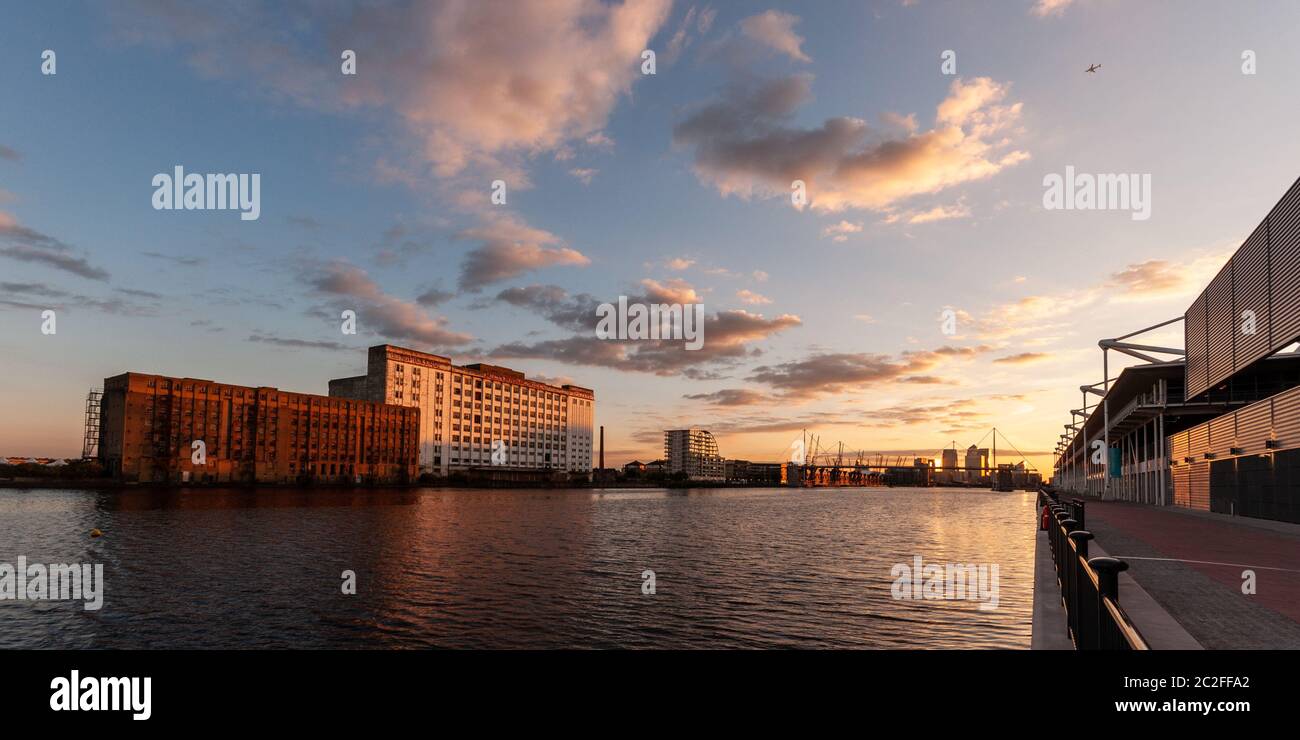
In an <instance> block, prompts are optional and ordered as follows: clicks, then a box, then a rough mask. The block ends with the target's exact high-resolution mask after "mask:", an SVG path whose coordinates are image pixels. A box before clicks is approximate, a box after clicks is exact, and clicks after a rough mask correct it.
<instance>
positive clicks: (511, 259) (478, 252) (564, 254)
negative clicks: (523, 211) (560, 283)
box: [457, 216, 591, 292]
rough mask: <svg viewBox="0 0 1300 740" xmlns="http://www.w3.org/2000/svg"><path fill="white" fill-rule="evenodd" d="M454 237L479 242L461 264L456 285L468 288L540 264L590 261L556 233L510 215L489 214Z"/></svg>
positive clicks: (576, 263)
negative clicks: (532, 225) (480, 222)
mask: <svg viewBox="0 0 1300 740" xmlns="http://www.w3.org/2000/svg"><path fill="white" fill-rule="evenodd" d="M457 238H458V239H464V240H470V241H477V242H479V245H478V246H477V247H475V248H474V249H472V250H471V251H470V252H469V254H468V255H467V256H466V257H465V261H464V263H463V264H462V265H461V273H460V287H461V289H462V290H467V291H471V292H472V291H478V290H481V289H482V288H483V287H484V286H486V285H490V284H491V283H497V282H501V281H503V280H509V279H510V278H513V277H517V276H519V275H522V274H524V273H526V272H529V271H532V270H537V269H541V268H544V267H552V266H556V265H588V264H590V263H591V260H589V259H587V257H586V256H585V255H583V254H582V253H581V252H579V251H577V250H575V249H570V248H569V247H566V246H564V245H563V244H562V243H561V240H560V237H558V236H556V235H554V234H552V233H550V232H549V231H544V230H542V229H536V228H533V227H531V226H529V225H527V224H525V223H523V222H522V221H519V220H518V219H516V218H514V217H512V216H497V217H493V218H489V219H488V220H487V221H486V223H484V224H483V225H482V226H478V227H475V228H471V229H466V230H464V231H462V232H460V233H459V234H457ZM552 245H554V246H552Z"/></svg>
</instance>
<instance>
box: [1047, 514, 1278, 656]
mask: <svg viewBox="0 0 1300 740" xmlns="http://www.w3.org/2000/svg"><path fill="white" fill-rule="evenodd" d="M1062 498H1063V499H1069V498H1073V497H1072V496H1070V495H1069V494H1063V495H1062ZM1084 500H1085V501H1086V502H1087V504H1086V506H1087V515H1086V516H1087V522H1086V528H1087V529H1088V530H1089V531H1090V532H1092V533H1093V535H1094V536H1095V537H1096V540H1095V542H1096V544H1097V545H1099V546H1100V547H1102V548H1104V550H1105V551H1106V552H1107V553H1109V554H1110V555H1112V556H1113V557H1118V558H1121V559H1123V560H1125V561H1127V562H1128V564H1129V571H1128V574H1129V575H1131V576H1132V578H1133V579H1134V580H1135V581H1136V582H1137V583H1138V584H1139V585H1141V586H1142V588H1143V589H1144V590H1145V591H1146V592H1147V593H1148V594H1150V596H1151V597H1152V598H1153V599H1155V601H1156V602H1157V603H1159V605H1160V606H1161V607H1163V608H1164V609H1165V610H1166V611H1167V612H1168V614H1169V615H1170V616H1172V617H1173V618H1174V619H1175V620H1177V622H1178V623H1179V624H1180V625H1181V626H1182V627H1183V628H1184V629H1185V630H1187V632H1188V633H1189V634H1190V635H1191V636H1192V637H1193V638H1195V639H1196V641H1197V642H1199V643H1200V644H1201V646H1202V647H1204V648H1206V649H1211V650H1216V649H1300V525H1296V524H1290V523H1286V522H1277V521H1269V520H1260V519H1249V518H1245V517H1232V516H1227V515H1223V514H1213V513H1208V512H1199V511H1191V510H1188V509H1182V508H1177V507H1171V506H1170V507H1159V506H1149V505H1144V504H1132V503H1124V502H1114V501H1100V500H1098V499H1095V498H1085V499H1084ZM1248 569H1249V570H1253V571H1254V573H1255V593H1254V594H1243V593H1242V583H1243V575H1242V574H1243V571H1245V570H1248ZM1120 598H1121V602H1122V601H1123V598H1124V595H1123V589H1122V586H1121V596H1120ZM1140 626H1141V625H1139V627H1140Z"/></svg>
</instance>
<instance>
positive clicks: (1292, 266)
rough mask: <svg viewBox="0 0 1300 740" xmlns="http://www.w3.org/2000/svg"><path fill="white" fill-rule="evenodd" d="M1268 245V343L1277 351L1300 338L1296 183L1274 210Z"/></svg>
mask: <svg viewBox="0 0 1300 740" xmlns="http://www.w3.org/2000/svg"><path fill="white" fill-rule="evenodd" d="M1268 245H1269V246H1268V248H1269V263H1270V265H1271V269H1270V275H1269V285H1270V287H1271V292H1272V294H1273V334H1272V337H1271V341H1270V345H1271V346H1272V348H1273V349H1274V350H1275V351H1276V350H1279V349H1281V348H1283V347H1285V346H1286V345H1288V344H1290V343H1291V342H1292V341H1294V340H1295V338H1296V337H1300V188H1298V187H1297V186H1296V185H1292V186H1291V190H1290V191H1289V192H1287V194H1286V196H1285V197H1284V198H1282V202H1281V203H1279V204H1278V205H1277V207H1276V208H1274V209H1273V214H1272V215H1271V216H1270V218H1269V233H1268Z"/></svg>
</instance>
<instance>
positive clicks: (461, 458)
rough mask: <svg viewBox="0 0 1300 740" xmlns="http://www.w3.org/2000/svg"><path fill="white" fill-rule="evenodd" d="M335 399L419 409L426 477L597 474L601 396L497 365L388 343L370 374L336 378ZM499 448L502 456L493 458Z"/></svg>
mask: <svg viewBox="0 0 1300 740" xmlns="http://www.w3.org/2000/svg"><path fill="white" fill-rule="evenodd" d="M329 392H330V396H332V397H337V398H355V399H363V400H367V401H371V402H375V403H386V404H394V405H397V406H405V407H411V408H418V409H419V410H420V418H421V422H420V472H422V473H434V474H437V475H447V474H449V473H451V472H456V471H466V470H470V469H474V468H489V467H495V468H504V469H507V470H508V469H514V470H536V471H546V470H553V471H563V472H568V473H576V474H582V475H587V474H590V473H591V469H592V466H591V458H592V421H593V419H594V415H595V409H596V399H595V393H594V392H592V391H591V390H590V389H588V388H580V387H578V386H575V385H563V386H554V385H548V384H546V383H541V382H538V381H536V380H529V379H528V378H527V377H525V376H524V374H523V373H521V372H518V371H517V370H511V369H509V368H505V367H498V366H496V365H486V364H477V363H476V364H473V365H465V366H457V365H453V364H452V363H451V360H450V359H448V358H446V357H442V356H440V355H434V354H429V353H427V352H418V351H416V350H412V349H405V348H402V347H396V346H393V345H390V344H381V345H377V346H374V347H371V348H370V351H369V354H368V357H367V362H366V374H365V375H359V376H355V377H351V378H339V379H337V380H331V381H330V384H329ZM494 450H495V454H494Z"/></svg>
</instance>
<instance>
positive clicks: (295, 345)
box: [248, 332, 356, 351]
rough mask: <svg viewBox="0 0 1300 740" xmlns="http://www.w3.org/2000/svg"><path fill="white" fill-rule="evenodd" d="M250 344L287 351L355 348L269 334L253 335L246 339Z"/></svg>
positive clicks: (339, 343)
mask: <svg viewBox="0 0 1300 740" xmlns="http://www.w3.org/2000/svg"><path fill="white" fill-rule="evenodd" d="M248 341H250V342H260V343H262V344H274V345H276V346H277V347H286V348H289V349H328V350H340V351H343V350H346V351H354V350H356V347H350V346H348V345H346V344H343V343H341V342H328V341H313V340H309V339H286V338H283V337H277V336H273V335H269V334H261V333H256V332H255V333H253V334H252V335H250V336H249V337H248Z"/></svg>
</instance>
